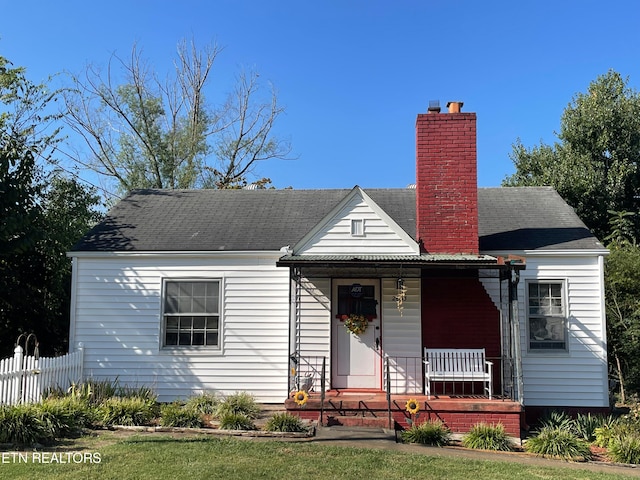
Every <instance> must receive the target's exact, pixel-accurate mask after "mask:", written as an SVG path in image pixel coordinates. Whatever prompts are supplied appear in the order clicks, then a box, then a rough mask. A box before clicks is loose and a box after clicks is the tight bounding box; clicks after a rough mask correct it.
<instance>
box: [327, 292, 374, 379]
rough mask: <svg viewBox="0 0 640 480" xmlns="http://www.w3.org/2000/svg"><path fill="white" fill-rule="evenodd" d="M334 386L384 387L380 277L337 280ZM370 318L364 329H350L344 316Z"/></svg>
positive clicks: (334, 312) (334, 328)
mask: <svg viewBox="0 0 640 480" xmlns="http://www.w3.org/2000/svg"><path fill="white" fill-rule="evenodd" d="M331 303H332V315H331V318H332V320H331V322H332V340H333V343H332V345H333V348H332V352H333V354H332V362H331V364H332V382H331V386H332V388H338V389H339V388H366V389H380V388H382V378H381V376H380V372H381V371H382V356H381V351H382V346H381V341H382V337H381V333H382V328H381V327H382V325H381V321H382V319H381V315H380V281H379V280H362V279H355V280H346V279H345V280H335V281H334V284H333V298H332V302H331ZM351 314H357V315H362V316H363V317H364V318H366V319H367V328H366V330H365V331H364V332H362V333H357V334H354V333H351V332H349V330H347V328H346V327H345V322H344V320H345V318H347V317H348V316H349V315H351Z"/></svg>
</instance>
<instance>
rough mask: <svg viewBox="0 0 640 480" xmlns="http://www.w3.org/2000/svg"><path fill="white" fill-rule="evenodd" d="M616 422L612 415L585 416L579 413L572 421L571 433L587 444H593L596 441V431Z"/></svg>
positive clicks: (589, 414) (588, 414)
mask: <svg viewBox="0 0 640 480" xmlns="http://www.w3.org/2000/svg"><path fill="white" fill-rule="evenodd" d="M615 421H616V419H615V417H614V416H613V415H608V416H604V415H591V413H587V414H586V415H584V414H582V413H579V414H578V415H577V417H576V418H575V420H574V421H573V432H574V433H575V434H576V436H578V438H582V439H583V440H585V441H587V442H593V441H595V439H596V430H597V429H598V428H601V427H603V426H605V425H612V424H614V423H615Z"/></svg>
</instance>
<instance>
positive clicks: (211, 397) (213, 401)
mask: <svg viewBox="0 0 640 480" xmlns="http://www.w3.org/2000/svg"><path fill="white" fill-rule="evenodd" d="M219 403H220V399H219V398H218V397H216V395H215V394H213V393H202V394H200V395H197V396H195V397H191V398H190V399H189V400H187V407H189V408H192V409H194V410H195V411H197V412H200V413H202V414H204V415H214V414H215V413H216V410H217V408H218V404H219Z"/></svg>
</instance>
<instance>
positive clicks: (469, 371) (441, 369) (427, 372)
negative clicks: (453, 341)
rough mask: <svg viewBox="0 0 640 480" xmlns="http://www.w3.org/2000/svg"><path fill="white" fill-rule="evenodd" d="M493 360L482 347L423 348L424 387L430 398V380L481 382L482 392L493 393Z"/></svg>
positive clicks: (489, 394)
mask: <svg viewBox="0 0 640 480" xmlns="http://www.w3.org/2000/svg"><path fill="white" fill-rule="evenodd" d="M492 367H493V362H488V361H487V360H486V359H485V353H484V348H425V349H424V388H425V393H426V394H427V396H428V397H429V398H431V382H438V381H441V382H483V385H484V392H485V393H486V394H487V395H488V396H489V399H491V395H492V393H493V373H492V370H493V368H492Z"/></svg>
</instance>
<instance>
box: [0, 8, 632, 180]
mask: <svg viewBox="0 0 640 480" xmlns="http://www.w3.org/2000/svg"><path fill="white" fill-rule="evenodd" d="M0 11H1V12H2V17H3V22H2V24H1V26H0V55H1V56H4V57H6V58H8V59H9V60H11V61H12V62H13V63H14V64H15V65H19V66H24V67H26V68H27V74H28V76H29V78H30V79H31V80H33V81H41V80H44V79H46V77H47V76H48V75H51V74H55V73H58V72H63V71H71V72H74V73H78V72H80V71H82V69H83V66H84V65H85V64H87V63H94V64H98V65H105V64H106V63H107V61H108V60H109V57H110V55H111V54H112V53H114V52H115V53H117V54H119V55H122V56H126V55H128V54H129V53H130V51H131V47H132V45H133V44H134V43H137V45H138V47H140V48H142V49H143V53H144V56H145V57H146V58H148V60H149V61H150V63H151V64H152V65H153V66H154V67H155V69H156V71H158V72H160V73H164V72H167V71H169V70H170V68H171V65H172V63H171V62H172V60H173V56H174V53H175V50H176V44H177V43H178V42H179V41H180V40H182V39H187V40H189V39H194V40H195V41H196V43H197V44H199V45H205V44H206V43H210V42H214V41H215V42H216V43H218V44H219V45H221V46H224V47H225V48H224V51H223V52H222V54H221V55H220V56H219V57H218V60H217V63H216V65H215V66H214V70H213V72H214V81H213V84H212V91H211V93H210V96H211V97H212V98H215V96H216V95H220V94H221V93H225V92H227V91H229V90H230V89H231V88H232V87H233V79H234V75H236V74H237V73H238V72H239V71H240V70H241V69H243V68H244V69H255V70H257V71H258V72H260V78H261V79H263V80H266V81H269V82H272V83H273V85H274V86H275V88H276V89H277V91H278V97H279V100H280V102H281V103H282V104H283V105H284V106H285V107H286V113H285V115H284V116H283V117H282V118H281V119H280V121H279V123H278V124H277V126H276V130H277V133H278V135H279V136H281V137H285V138H289V139H290V141H291V143H292V146H293V153H294V154H295V155H296V157H297V159H295V160H289V161H280V160H272V161H269V162H266V163H264V164H262V165H261V166H260V167H259V170H258V172H257V173H259V174H260V176H267V177H270V178H271V179H272V181H273V184H274V186H276V187H278V188H284V187H288V186H292V187H294V188H298V189H301V188H351V187H353V186H354V185H356V184H357V185H360V186H362V187H365V188H367V187H404V186H406V185H407V184H409V183H413V182H414V179H415V133H414V126H415V118H416V115H417V114H418V113H423V112H426V110H427V107H428V104H429V101H430V100H440V103H441V105H442V107H443V110H445V109H444V107H445V105H446V103H447V101H450V100H459V101H463V102H464V107H463V111H466V112H476V113H477V118H478V183H479V185H480V186H498V185H499V184H500V182H501V180H502V179H503V178H504V177H505V176H506V175H508V174H510V173H512V172H513V165H512V162H511V160H510V159H509V153H510V152H511V145H512V144H513V143H514V142H515V141H516V139H517V138H520V139H521V140H522V142H523V143H524V144H525V145H527V146H532V145H534V144H537V143H539V142H540V141H541V140H543V141H544V142H546V143H552V142H553V141H554V140H555V135H554V132H555V131H557V130H558V128H559V124H560V117H561V114H562V111H563V110H564V108H565V107H566V106H567V104H568V103H569V102H570V101H571V99H572V98H573V96H574V95H575V94H576V93H577V92H584V91H585V90H586V88H587V86H588V84H589V83H590V82H591V81H592V80H594V79H595V78H596V77H597V76H598V75H602V74H604V73H606V72H607V70H609V69H614V70H616V71H618V72H620V73H621V74H622V75H623V76H628V77H629V80H630V82H629V83H630V86H631V87H633V88H637V85H638V84H640V49H639V48H638V46H639V45H640V41H639V40H640V29H639V28H638V18H640V15H639V14H640V3H638V2H636V1H632V0H629V1H615V0H613V1H609V2H606V3H605V2H602V1H597V2H596V1H591V0H581V1H569V0H567V1H564V0H562V1H559V0H554V1H547V0H540V1H536V2H514V1H512V0H511V1H484V2H479V1H475V0H474V1H471V0H470V1H455V0H443V1H435V0H434V1H430V0H421V1H417V0H416V1H413V0H395V1H390V0H387V1H377V0H369V1H360V0H358V1H355V0H354V1H348V0H341V1H338V0H326V1H322V2H320V1H311V0H307V1H304V0H298V1H290V0H281V1H275V0H274V1H266V0H260V1H259V0H252V1H243V0H235V1H232V0H209V1H206V0H202V1H198V0H181V1H175V0H174V1H165V0H155V1H150V0H145V1H142V0H127V1H122V0H110V1H97V0H94V1H87V0H83V1H77V0H72V1H62V2H51V1H48V0H42V1H29V0H25V1H22V2H17V1H15V0H12V1H8V0H0ZM77 146H78V147H80V146H81V145H79V144H78V145H77ZM87 178H89V177H87Z"/></svg>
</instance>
